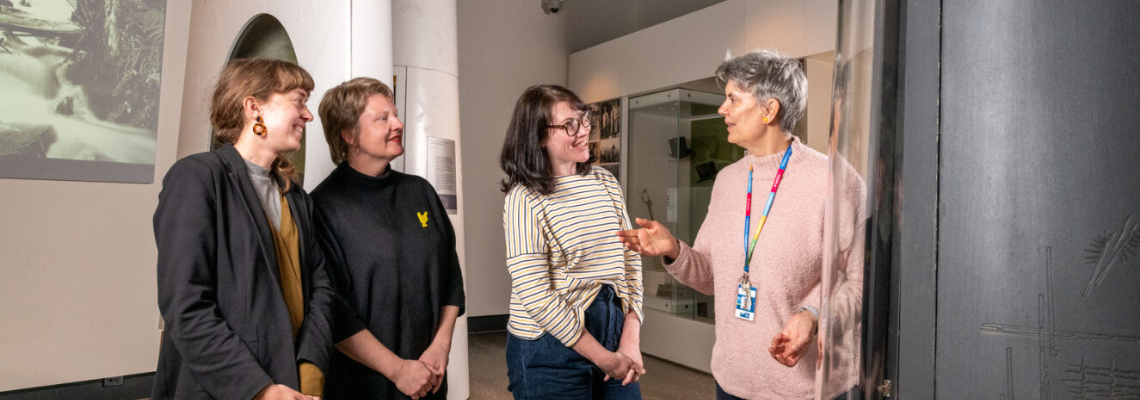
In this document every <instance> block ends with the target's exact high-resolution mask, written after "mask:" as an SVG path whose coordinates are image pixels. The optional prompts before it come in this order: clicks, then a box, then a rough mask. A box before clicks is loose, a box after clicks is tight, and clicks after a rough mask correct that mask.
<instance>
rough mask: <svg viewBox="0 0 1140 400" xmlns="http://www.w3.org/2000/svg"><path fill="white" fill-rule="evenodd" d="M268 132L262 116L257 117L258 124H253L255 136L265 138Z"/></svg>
mask: <svg viewBox="0 0 1140 400" xmlns="http://www.w3.org/2000/svg"><path fill="white" fill-rule="evenodd" d="M266 132H268V130H266V129H265V121H264V120H262V119H261V116H260V115H259V116H257V122H255V123H254V124H253V134H254V135H257V136H265V133H266Z"/></svg>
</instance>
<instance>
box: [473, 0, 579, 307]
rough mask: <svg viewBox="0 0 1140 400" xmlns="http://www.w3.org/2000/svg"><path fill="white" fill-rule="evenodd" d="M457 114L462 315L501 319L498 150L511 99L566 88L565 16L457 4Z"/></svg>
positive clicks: (523, 1)
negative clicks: (536, 88)
mask: <svg viewBox="0 0 1140 400" xmlns="http://www.w3.org/2000/svg"><path fill="white" fill-rule="evenodd" d="M458 3H459V9H458V15H459V78H460V79H459V104H460V105H461V107H460V110H459V121H460V130H461V131H462V132H463V143H462V152H463V159H462V169H463V171H465V174H464V175H463V188H464V192H463V197H461V198H460V202H461V203H462V205H461V207H462V208H463V209H465V210H467V217H466V229H465V235H464V236H465V237H466V245H465V248H466V250H467V257H466V262H467V275H466V276H465V278H466V279H467V315H469V316H472V317H478V316H486V315H497V314H506V313H507V312H508V309H507V308H508V302H509V301H510V292H511V281H510V276H509V275H508V274H507V267H506V263H505V260H506V256H505V255H504V244H503V228H502V227H503V194H502V192H500V191H499V180H501V179H502V178H503V173H502V170H501V169H499V150H500V148H501V147H502V145H503V136H504V133H505V132H506V130H507V124H508V123H509V120H510V116H511V111H512V110H513V109H514V105H515V101H516V100H518V96H519V95H520V94H522V92H523V90H526V88H527V87H529V86H531V85H534V84H539V83H553V84H559V85H565V84H566V71H567V57H568V54H569V52H568V51H567V50H566V47H565V34H566V25H565V19H564V18H560V16H559V15H545V14H543V13H542V9H541V8H540V7H539V2H538V1H537V0H501V1H467V0H461V1H458Z"/></svg>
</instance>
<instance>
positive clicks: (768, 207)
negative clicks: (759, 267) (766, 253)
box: [744, 144, 792, 278]
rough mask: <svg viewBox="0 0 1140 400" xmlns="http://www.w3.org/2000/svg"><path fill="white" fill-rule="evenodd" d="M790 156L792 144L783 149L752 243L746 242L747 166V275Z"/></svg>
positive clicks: (749, 198)
mask: <svg viewBox="0 0 1140 400" xmlns="http://www.w3.org/2000/svg"><path fill="white" fill-rule="evenodd" d="M791 157H792V145H791V144H788V150H787V151H784V159H783V160H781V161H780V169H779V170H778V171H776V179H775V180H773V181H772V191H771V192H770V193H768V204H765V205H764V214H762V215H760V225H759V226H757V227H756V234H754V235H753V236H752V244H751V245H749V244H748V228H749V226H748V224H749V222H750V220H751V219H752V166H749V167H748V195H747V203H745V207H744V275H745V277H746V278H747V276H748V264H749V263H750V262H751V261H752V252H754V251H756V240H757V239H760V231H762V230H764V222H767V221H768V212H769V211H772V202H773V201H775V200H776V191H777V190H779V189H780V181H782V180H783V177H784V171H785V170H787V169H788V159H790V158H791Z"/></svg>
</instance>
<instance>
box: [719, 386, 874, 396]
mask: <svg viewBox="0 0 1140 400" xmlns="http://www.w3.org/2000/svg"><path fill="white" fill-rule="evenodd" d="M862 398H863V392H860V391H859V387H858V386H855V387H853V388H851V390H848V391H847V393H844V394H841V395H839V396H836V397H835V399H834V400H859V399H862ZM716 400H745V399H743V398H740V397H736V396H733V395H731V394H728V393H725V392H724V389H721V388H720V383H717V384H716Z"/></svg>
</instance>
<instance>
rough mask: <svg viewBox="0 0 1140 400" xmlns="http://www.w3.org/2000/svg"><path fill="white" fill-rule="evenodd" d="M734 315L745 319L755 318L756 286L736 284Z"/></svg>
mask: <svg viewBox="0 0 1140 400" xmlns="http://www.w3.org/2000/svg"><path fill="white" fill-rule="evenodd" d="M736 317H737V318H740V319H743V320H747V321H752V320H753V319H755V318H756V287H754V286H751V285H749V286H744V284H738V285H737V286H736Z"/></svg>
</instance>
